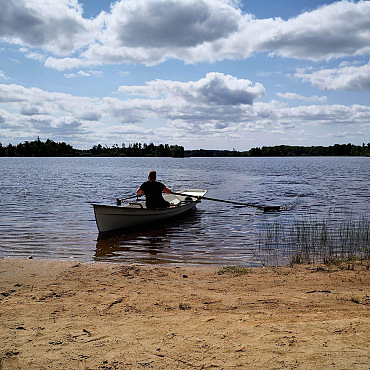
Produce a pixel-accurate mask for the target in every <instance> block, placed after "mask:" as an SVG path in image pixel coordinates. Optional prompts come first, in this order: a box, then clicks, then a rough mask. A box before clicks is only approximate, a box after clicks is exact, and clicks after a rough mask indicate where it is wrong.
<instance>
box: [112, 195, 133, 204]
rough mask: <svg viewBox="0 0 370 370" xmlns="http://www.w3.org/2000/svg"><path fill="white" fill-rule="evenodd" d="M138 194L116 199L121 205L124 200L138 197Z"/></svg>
mask: <svg viewBox="0 0 370 370" xmlns="http://www.w3.org/2000/svg"><path fill="white" fill-rule="evenodd" d="M137 197H138V196H137V195H133V196H131V197H127V198H123V199H121V198H116V201H117V205H120V204H121V203H122V202H124V201H125V200H129V199H133V198H137Z"/></svg>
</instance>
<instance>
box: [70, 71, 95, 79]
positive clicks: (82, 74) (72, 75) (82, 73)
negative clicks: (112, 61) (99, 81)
mask: <svg viewBox="0 0 370 370" xmlns="http://www.w3.org/2000/svg"><path fill="white" fill-rule="evenodd" d="M101 75H102V72H101V71H88V72H86V71H78V72H77V73H65V74H64V77H66V78H76V77H91V76H95V77H100V76H101Z"/></svg>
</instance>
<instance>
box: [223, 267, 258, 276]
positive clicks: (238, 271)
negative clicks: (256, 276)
mask: <svg viewBox="0 0 370 370" xmlns="http://www.w3.org/2000/svg"><path fill="white" fill-rule="evenodd" d="M251 272H252V270H251V269H248V268H246V267H238V266H226V267H223V268H221V269H219V270H218V271H217V274H218V275H224V274H230V275H247V274H250V273H251Z"/></svg>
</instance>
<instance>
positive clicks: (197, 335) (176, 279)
mask: <svg viewBox="0 0 370 370" xmlns="http://www.w3.org/2000/svg"><path fill="white" fill-rule="evenodd" d="M369 348H370V270H369V262H364V263H363V264H360V263H357V264H343V265H342V266H330V267H328V266H323V265H309V266H304V265H298V266H294V267H284V268H253V269H248V270H243V271H236V273H235V271H225V270H220V268H219V267H207V266H188V265H187V266H173V265H170V266H169V265H138V264H135V265H121V264H107V263H79V262H71V261H62V262H61V261H49V260H20V259H8V258H6V259H0V368H1V369H18V368H20V369H212V368H213V369H234V368H240V369H285V368H289V369H293V368H298V369H322V368H325V369H329V368H330V369H332V368H338V369H369V366H370V351H369Z"/></svg>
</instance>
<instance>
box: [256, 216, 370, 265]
mask: <svg viewBox="0 0 370 370" xmlns="http://www.w3.org/2000/svg"><path fill="white" fill-rule="evenodd" d="M259 247H260V251H261V252H263V254H264V255H265V256H266V258H268V259H269V260H270V261H271V260H275V263H278V264H279V262H281V261H287V260H288V261H289V262H290V265H293V264H310V263H317V262H319V263H324V264H328V265H333V264H334V265H335V264H340V263H342V262H347V263H349V264H353V263H354V262H355V261H368V260H369V259H370V219H369V217H368V215H364V216H361V217H359V219H357V220H354V219H352V218H351V217H349V218H348V219H344V220H333V219H330V218H329V219H322V220H317V219H312V218H310V219H293V220H285V221H284V220H283V221H280V222H279V220H275V221H274V222H270V223H266V224H265V225H264V227H263V228H262V229H261V231H260V234H259Z"/></svg>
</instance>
